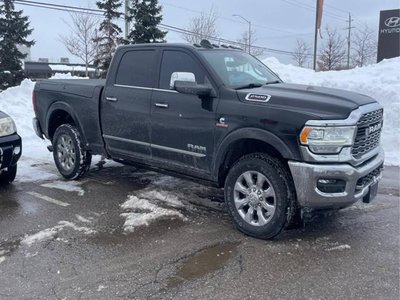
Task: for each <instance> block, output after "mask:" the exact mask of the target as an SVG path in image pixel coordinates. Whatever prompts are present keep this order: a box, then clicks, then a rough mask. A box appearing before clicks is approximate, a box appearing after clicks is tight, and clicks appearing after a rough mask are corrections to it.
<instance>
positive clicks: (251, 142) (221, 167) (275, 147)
mask: <svg viewBox="0 0 400 300" xmlns="http://www.w3.org/2000/svg"><path fill="white" fill-rule="evenodd" d="M254 152H264V153H268V154H269V155H271V156H273V157H277V158H279V159H280V160H282V161H286V160H288V159H295V157H296V156H295V154H294V153H293V151H292V150H291V149H290V148H289V147H288V146H287V145H286V144H285V143H284V142H283V141H282V140H281V139H280V138H279V137H277V136H276V135H275V134H273V133H271V132H269V131H265V130H262V129H257V128H243V129H239V130H237V131H235V132H233V133H231V134H229V135H228V136H227V137H225V139H224V140H223V141H222V143H221V145H220V146H219V148H218V151H217V154H216V156H215V161H214V165H213V166H214V167H213V172H214V176H215V177H216V178H217V179H218V184H219V186H223V185H224V182H225V178H226V176H227V174H228V171H229V169H230V167H231V166H232V164H233V163H234V162H235V161H237V160H238V159H239V158H240V157H242V156H243V155H246V154H250V153H254Z"/></svg>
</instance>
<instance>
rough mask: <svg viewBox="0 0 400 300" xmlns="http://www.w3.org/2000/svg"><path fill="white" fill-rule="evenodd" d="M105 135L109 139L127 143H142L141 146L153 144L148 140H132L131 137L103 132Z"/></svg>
mask: <svg viewBox="0 0 400 300" xmlns="http://www.w3.org/2000/svg"><path fill="white" fill-rule="evenodd" d="M103 137H104V138H106V139H109V140H114V141H118V142H126V143H130V144H136V145H141V146H148V147H149V146H151V144H150V143H146V142H141V141H135V140H130V139H124V138H121V137H117V136H112V135H107V134H103Z"/></svg>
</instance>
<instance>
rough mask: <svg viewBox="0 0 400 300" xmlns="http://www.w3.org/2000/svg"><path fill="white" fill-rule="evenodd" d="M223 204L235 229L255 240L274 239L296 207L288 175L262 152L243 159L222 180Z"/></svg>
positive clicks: (281, 166)
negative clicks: (223, 187) (223, 190)
mask: <svg viewBox="0 0 400 300" xmlns="http://www.w3.org/2000/svg"><path fill="white" fill-rule="evenodd" d="M225 202H226V205H227V208H228V212H229V214H230V216H231V217H232V220H233V222H234V223H235V225H236V227H237V228H238V229H239V230H240V231H241V232H243V233H245V234H247V235H250V236H252V237H256V238H259V239H271V238H273V237H275V236H277V235H278V234H279V233H280V232H281V231H282V230H283V229H284V228H285V227H286V226H287V225H288V224H289V223H290V221H291V219H292V217H293V216H294V212H295V208H296V206H295V203H296V199H295V193H294V187H293V181H292V179H291V177H290V173H289V172H288V170H287V168H286V167H285V165H284V164H283V163H282V162H281V161H280V160H278V159H275V158H272V157H271V156H269V155H267V154H264V153H253V154H249V155H246V156H243V157H242V158H241V159H239V160H238V161H237V162H236V163H235V164H234V165H233V167H232V168H231V169H230V171H229V173H228V176H227V178H226V181H225Z"/></svg>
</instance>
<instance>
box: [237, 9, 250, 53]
mask: <svg viewBox="0 0 400 300" xmlns="http://www.w3.org/2000/svg"><path fill="white" fill-rule="evenodd" d="M232 17H239V18H241V19H242V20H244V21H245V22H247V24H249V54H250V47H251V22H250V21H249V20H247V19H246V18H244V17H242V16H241V15H236V14H234V15H232Z"/></svg>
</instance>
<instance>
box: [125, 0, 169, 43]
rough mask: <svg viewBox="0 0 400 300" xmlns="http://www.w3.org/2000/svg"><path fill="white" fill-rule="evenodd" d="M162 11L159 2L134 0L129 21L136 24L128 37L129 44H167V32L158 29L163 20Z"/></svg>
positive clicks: (156, 0)
mask: <svg viewBox="0 0 400 300" xmlns="http://www.w3.org/2000/svg"><path fill="white" fill-rule="evenodd" d="M161 9H162V8H161V6H160V5H159V4H158V0H132V1H131V5H130V8H129V18H128V19H129V21H134V22H135V24H134V26H133V30H132V31H131V32H130V33H129V35H128V42H130V43H132V44H141V43H163V42H165V36H166V34H167V32H166V31H162V30H160V29H158V28H157V26H158V25H159V24H160V23H161V21H162V18H163V17H162V15H161Z"/></svg>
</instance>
